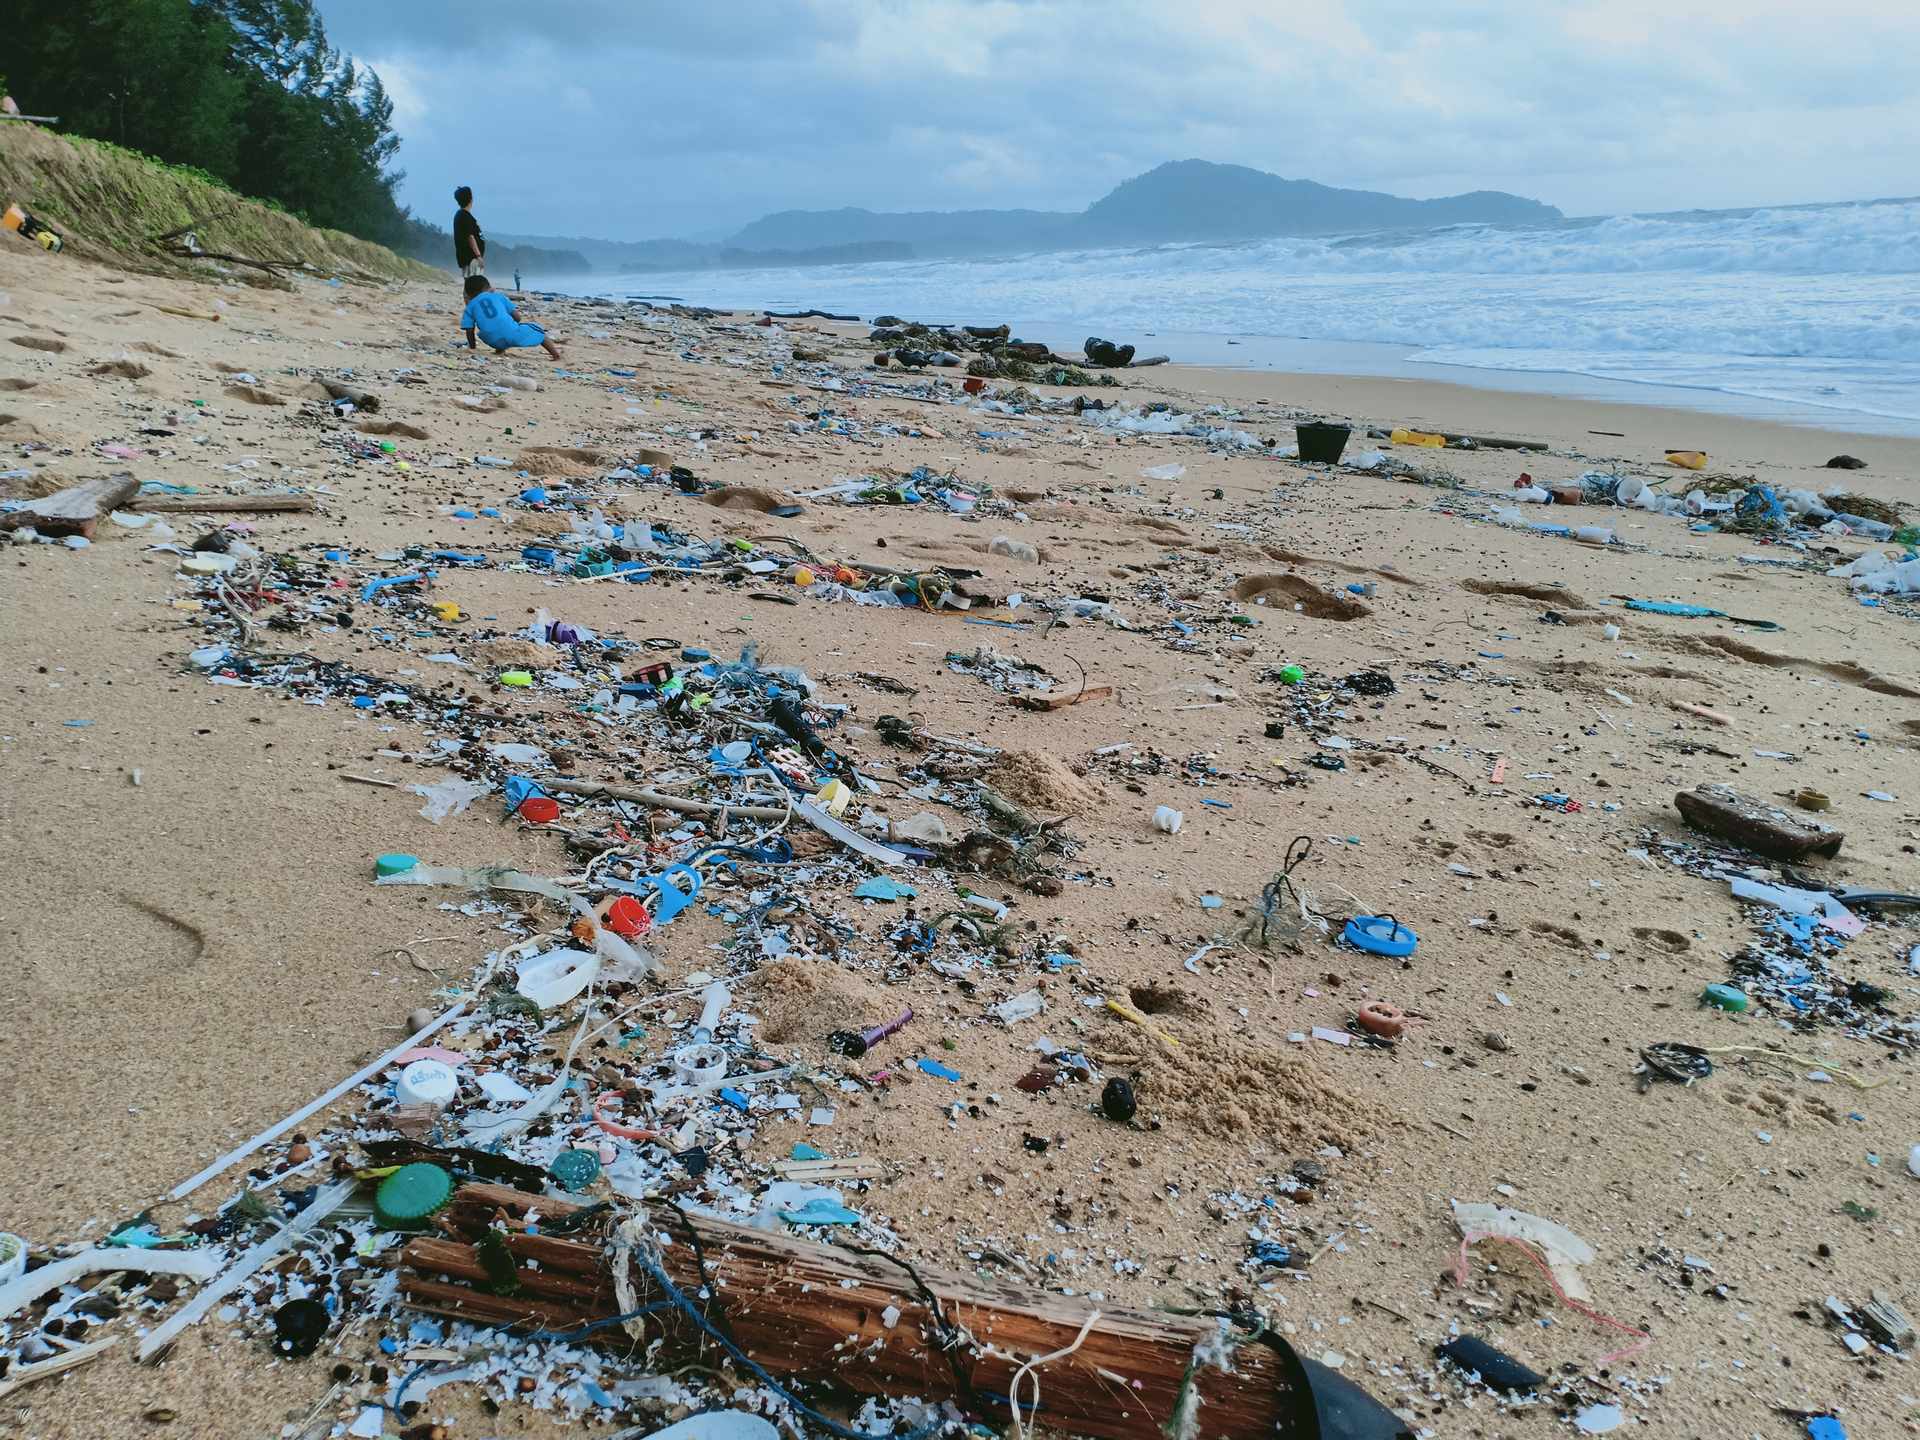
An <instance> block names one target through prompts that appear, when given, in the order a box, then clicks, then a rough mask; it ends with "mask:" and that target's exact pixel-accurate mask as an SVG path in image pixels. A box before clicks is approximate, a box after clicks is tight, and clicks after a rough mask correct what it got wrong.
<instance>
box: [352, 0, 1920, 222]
mask: <svg viewBox="0 0 1920 1440" xmlns="http://www.w3.org/2000/svg"><path fill="white" fill-rule="evenodd" d="M319 9H320V11H321V14H322V15H323V17H324V18H325V20H326V22H327V26H328V30H329V33H330V35H331V36H332V38H333V40H334V42H335V44H336V45H338V46H339V47H340V48H341V49H344V50H346V51H348V52H350V53H351V54H353V55H355V56H357V57H359V58H360V59H363V60H366V61H368V62H370V63H371V64H372V65H373V66H374V67H375V68H376V69H377V70H378V71H379V72H380V75H381V78H382V79H383V80H384V81H385V82H386V84H387V87H388V89H389V91H390V92H391V93H392V95H393V98H394V102H395V125H396V128H397V129H398V130H399V132H400V135H401V137H402V139H403V141H404V144H403V147H402V149H401V152H400V161H399V163H400V165H401V167H402V168H403V169H404V170H405V171H406V172H407V178H406V181H405V183H404V185H403V186H402V191H401V194H402V199H403V200H405V201H406V202H407V203H408V204H410V205H411V206H413V207H414V208H415V209H416V210H417V211H418V212H420V213H421V214H422V215H423V216H425V217H426V218H428V219H431V220H434V221H437V222H438V223H440V224H443V225H444V224H446V223H448V220H449V217H450V215H451V213H452V209H453V204H452V200H451V198H450V197H451V192H452V189H453V187H454V186H455V185H456V184H459V183H462V182H465V183H468V184H471V185H472V186H473V187H474V188H475V190H477V191H479V192H480V194H481V196H482V199H481V202H480V203H479V204H478V205H477V206H476V207H475V208H476V209H477V210H478V211H479V212H480V213H481V214H482V215H483V216H484V217H485V223H486V224H487V225H488V227H489V228H490V229H495V230H499V231H505V232H510V233H512V232H517V233H523V234H525V233H534V234H548V235H585V236H596V237H601V238H610V239H642V238H650V237H655V236H691V235H707V234H711V233H713V232H716V231H724V230H726V229H728V228H731V227H733V226H737V225H740V224H743V223H745V222H746V221H748V220H752V219H754V218H756V217H757V216H759V215H761V214H764V213H766V212H767V211H770V210H779V209H787V208H806V209H816V208H817V209H829V208H835V207H838V206H842V205H864V206H867V207H868V208H871V209H876V210H880V209H885V210H895V209H961V208H970V207H1004V206H1030V207H1035V208H1041V209H1068V210H1077V209H1079V208H1081V207H1083V206H1084V205H1086V204H1087V203H1088V202H1090V201H1092V200H1095V199H1097V198H1098V197H1099V196H1100V195H1102V194H1103V193H1105V191H1106V190H1108V189H1109V188H1110V187H1111V186H1113V185H1114V184H1115V183H1117V182H1118V181H1120V180H1124V179H1126V178H1127V177H1128V176H1130V175H1135V174H1138V173H1139V172H1140V171H1142V170H1146V169H1150V168H1151V167H1152V166H1154V165H1157V164H1159V163H1160V162H1161V161H1163V160H1177V159H1185V158H1190V157H1197V158H1200V159H1206V160H1220V161H1231V162H1236V163H1239V164H1244V165H1253V166H1257V167H1259V168H1261V169H1263V170H1271V171H1274V172H1276V173H1278V174H1281V175H1285V176H1288V177H1290V178H1304V179H1312V180H1320V181H1323V182H1326V183H1328V184H1334V185H1349V186H1359V187H1364V188H1368V189H1378V190H1388V191H1392V192H1394V193H1397V194H1402V195H1411V196H1418V197H1427V196H1433V195H1444V194H1451V193H1454V192H1457V191H1461V190H1473V189H1492V190H1511V191H1514V192H1516V193H1518V194H1522V195H1527V196H1531V197H1533V198H1536V199H1540V200H1545V201H1547V202H1548V203H1549V204H1553V205H1558V206H1559V207H1560V208H1561V209H1563V210H1565V211H1567V212H1568V213H1569V214H1593V213H1600V212H1617V211H1625V210H1673V209H1684V208H1689V207H1693V206H1703V207H1719V206H1733V205H1745V204H1782V203H1790V202H1796V201H1812V200H1845V199H1861V198H1868V197H1878V196H1885V195H1908V194H1913V193H1916V192H1920V173H1916V171H1917V169H1920V167H1916V165H1915V156H1916V154H1920V149H1917V148H1916V145H1915V136H1916V135H1920V4H1916V3H1914V0H1820V3H1818V4H1812V5H1809V4H1807V3H1806V0H1794V3H1777V0H1591V3H1589V0H1577V3H1559V0H785V3H776V0H703V3H695V4H691V5H682V4H678V3H659V4H634V3H627V0H463V3H460V4H451V3H442V0H319Z"/></svg>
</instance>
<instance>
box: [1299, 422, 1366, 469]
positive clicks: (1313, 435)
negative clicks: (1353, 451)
mask: <svg viewBox="0 0 1920 1440" xmlns="http://www.w3.org/2000/svg"><path fill="white" fill-rule="evenodd" d="M1293 433H1294V435H1295V436H1296V437H1297V438H1298V439H1299V442H1300V458H1301V459H1302V460H1306V461H1308V462H1310V463H1312V464H1315V465H1338V464H1339V463H1340V452H1341V451H1343V450H1345V449H1346V448H1347V437H1348V436H1349V435H1351V434H1353V430H1352V429H1351V427H1349V426H1346V425H1329V424H1327V423H1326V422H1325V421H1324V420H1315V421H1313V422H1312V423H1311V424H1307V425H1296V426H1294V427H1293Z"/></svg>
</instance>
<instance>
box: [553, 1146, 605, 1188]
mask: <svg viewBox="0 0 1920 1440" xmlns="http://www.w3.org/2000/svg"><path fill="white" fill-rule="evenodd" d="M547 1173H548V1174H549V1175H551V1176H552V1177H553V1181H554V1184H556V1185H558V1186H559V1187H560V1188H561V1189H562V1190H584V1189H586V1188H587V1187H588V1186H589V1185H591V1184H592V1183H593V1182H594V1181H595V1180H598V1179H599V1178H600V1157H599V1156H598V1155H596V1154H594V1153H593V1152H592V1151H591V1150H562V1151H561V1152H560V1153H559V1154H558V1155H556V1156H554V1157H553V1163H552V1164H550V1165H548V1166H547Z"/></svg>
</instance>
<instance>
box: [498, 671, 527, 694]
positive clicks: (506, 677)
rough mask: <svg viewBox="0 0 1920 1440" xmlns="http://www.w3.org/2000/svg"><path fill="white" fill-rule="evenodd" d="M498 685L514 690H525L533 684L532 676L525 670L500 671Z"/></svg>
mask: <svg viewBox="0 0 1920 1440" xmlns="http://www.w3.org/2000/svg"><path fill="white" fill-rule="evenodd" d="M500 683H501V684H502V685H511V686H512V687H513V688H514V689H516V690H525V689H526V688H528V687H529V686H530V685H532V684H533V676H532V675H531V674H529V673H528V672H527V671H525V670H502V671H501V672H500Z"/></svg>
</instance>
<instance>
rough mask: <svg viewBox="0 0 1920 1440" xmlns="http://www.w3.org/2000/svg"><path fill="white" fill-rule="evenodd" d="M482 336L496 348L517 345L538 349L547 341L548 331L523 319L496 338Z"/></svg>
mask: <svg viewBox="0 0 1920 1440" xmlns="http://www.w3.org/2000/svg"><path fill="white" fill-rule="evenodd" d="M480 338H481V339H482V340H486V342H487V344H489V345H491V346H492V347H493V348H494V349H496V350H508V349H512V348H513V347H515V346H525V347H527V348H529V349H538V348H539V347H540V346H541V345H544V344H545V343H546V339H547V332H546V331H544V330H542V329H541V328H540V327H539V326H538V325H529V324H527V323H526V321H524V320H523V321H521V322H520V323H518V324H517V325H514V326H512V327H510V329H509V330H508V331H506V332H505V333H502V334H499V335H497V336H495V337H494V338H491V339H489V338H488V337H487V336H485V335H482V336H481V337H480Z"/></svg>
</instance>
